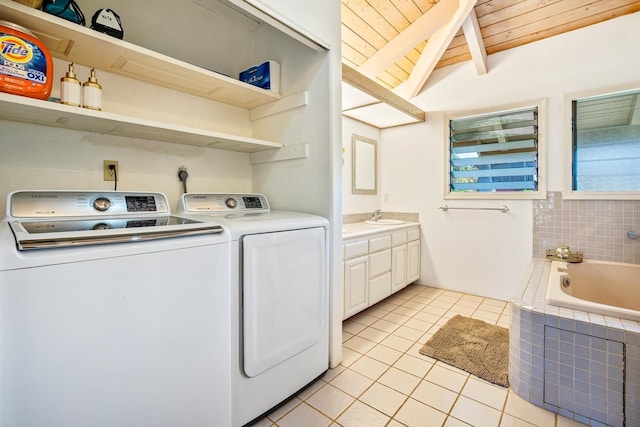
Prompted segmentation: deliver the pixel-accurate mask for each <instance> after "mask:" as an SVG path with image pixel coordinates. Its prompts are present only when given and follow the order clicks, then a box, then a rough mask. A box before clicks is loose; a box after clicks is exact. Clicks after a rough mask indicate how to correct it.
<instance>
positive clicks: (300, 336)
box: [242, 227, 329, 377]
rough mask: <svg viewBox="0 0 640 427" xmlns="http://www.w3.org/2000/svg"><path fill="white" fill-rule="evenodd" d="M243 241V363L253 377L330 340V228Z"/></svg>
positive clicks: (266, 235) (275, 234) (267, 234)
mask: <svg viewBox="0 0 640 427" xmlns="http://www.w3.org/2000/svg"><path fill="white" fill-rule="evenodd" d="M242 245H243V303H242V308H243V344H244V349H243V351H244V363H243V367H244V373H245V374H246V375H247V376H249V377H254V376H256V375H259V374H260V373H261V372H264V371H266V370H267V369H269V368H271V367H273V366H276V365H278V364H279V363H282V362H284V361H285V360H287V359H289V358H290V357H293V356H295V355H296V354H298V353H300V352H302V351H304V350H305V349H307V348H309V347H311V346H313V345H314V344H316V343H318V342H319V341H320V340H322V339H323V338H325V337H324V336H323V334H325V333H326V331H327V325H328V317H329V308H328V279H327V273H326V246H325V229H324V228H322V227H319V228H311V229H303V230H293V231H282V232H276V233H265V234H254V235H248V236H245V237H244V238H243V240H242ZM327 357H328V356H327Z"/></svg>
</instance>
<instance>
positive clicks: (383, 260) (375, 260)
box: [369, 249, 391, 277]
mask: <svg viewBox="0 0 640 427" xmlns="http://www.w3.org/2000/svg"><path fill="white" fill-rule="evenodd" d="M387 271H391V249H386V250H384V251H380V252H376V253H375V254H370V255H369V277H376V276H379V275H381V274H382V273H386V272H387Z"/></svg>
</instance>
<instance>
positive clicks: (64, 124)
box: [0, 93, 282, 153]
mask: <svg viewBox="0 0 640 427" xmlns="http://www.w3.org/2000/svg"><path fill="white" fill-rule="evenodd" d="M0 118H2V119H6V120H12V121H16V122H25V123H32V124H37V125H44V126H52V127H60V128H65V129H73V130H79V131H84V132H96V133H101V134H107V135H117V136H126V137H131V138H141V139H151V140H154V141H164V142H172V143H177V144H186V145H195V146H200V147H209V148H217V149H221V150H230V151H240V152H247V153H253V152H256V151H263V150H271V149H274V148H281V147H282V144H280V143H276V142H271V141H264V140H259V139H254V138H247V137H242V136H237V135H229V134H225V133H221V132H214V131H209V130H204V129H197V128H191V127H188V126H180V125H174V124H168V123H162V122H156V121H153V120H146V119H139V118H136V117H129V116H124V115H121V114H114V113H109V112H105V111H94V110H89V109H85V108H80V107H72V106H69V105H63V104H58V103H55V102H49V101H42V100H39V99H32V98H27V97H23V96H18V95H11V94H7V93H0Z"/></svg>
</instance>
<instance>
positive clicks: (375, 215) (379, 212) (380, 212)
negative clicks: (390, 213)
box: [369, 209, 382, 221]
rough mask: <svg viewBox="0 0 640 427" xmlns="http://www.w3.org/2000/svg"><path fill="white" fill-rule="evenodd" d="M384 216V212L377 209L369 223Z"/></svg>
mask: <svg viewBox="0 0 640 427" xmlns="http://www.w3.org/2000/svg"><path fill="white" fill-rule="evenodd" d="M381 216H382V211H381V210H380V209H376V210H375V211H373V215H372V216H371V219H370V220H369V221H377V220H378V219H379V218H380V217H381Z"/></svg>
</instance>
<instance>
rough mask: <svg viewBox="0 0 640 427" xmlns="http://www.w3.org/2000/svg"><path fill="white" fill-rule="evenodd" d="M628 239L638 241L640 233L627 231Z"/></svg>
mask: <svg viewBox="0 0 640 427" xmlns="http://www.w3.org/2000/svg"><path fill="white" fill-rule="evenodd" d="M627 237H628V238H630V239H637V238H638V237H640V231H627Z"/></svg>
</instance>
